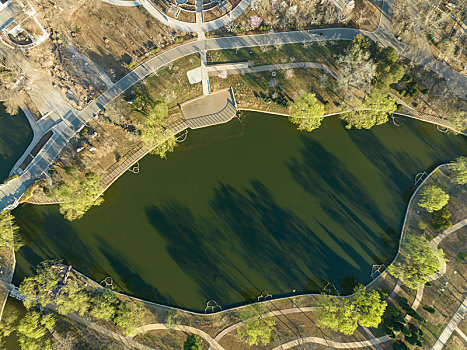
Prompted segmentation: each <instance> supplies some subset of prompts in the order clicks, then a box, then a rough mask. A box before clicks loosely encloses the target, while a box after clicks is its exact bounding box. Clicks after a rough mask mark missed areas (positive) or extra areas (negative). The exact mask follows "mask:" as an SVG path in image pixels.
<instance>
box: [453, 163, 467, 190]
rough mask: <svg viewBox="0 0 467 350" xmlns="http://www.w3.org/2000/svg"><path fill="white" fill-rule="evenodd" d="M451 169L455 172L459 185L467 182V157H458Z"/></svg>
mask: <svg viewBox="0 0 467 350" xmlns="http://www.w3.org/2000/svg"><path fill="white" fill-rule="evenodd" d="M451 169H452V172H453V174H454V181H456V182H457V183H458V184H459V185H465V184H467V157H458V158H456V160H455V161H454V162H453V163H452V168H451Z"/></svg>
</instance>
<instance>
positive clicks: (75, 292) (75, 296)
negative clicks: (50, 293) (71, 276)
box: [54, 280, 90, 316]
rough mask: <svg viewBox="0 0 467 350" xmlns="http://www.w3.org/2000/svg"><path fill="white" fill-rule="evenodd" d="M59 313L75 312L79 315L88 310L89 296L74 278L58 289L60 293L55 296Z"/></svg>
mask: <svg viewBox="0 0 467 350" xmlns="http://www.w3.org/2000/svg"><path fill="white" fill-rule="evenodd" d="M54 301H55V304H56V305H57V311H58V313H59V314H62V315H68V314H70V313H73V312H76V313H77V314H78V315H80V316H84V314H85V313H86V312H87V311H88V310H89V307H90V296H89V294H88V293H87V292H86V291H85V290H83V289H82V288H81V287H80V286H79V285H78V283H77V282H76V281H75V280H69V281H68V283H67V284H66V285H65V286H63V287H62V289H61V290H60V295H59V296H57V297H56V298H55V300H54Z"/></svg>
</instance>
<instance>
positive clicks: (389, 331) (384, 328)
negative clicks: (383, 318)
mask: <svg viewBox="0 0 467 350" xmlns="http://www.w3.org/2000/svg"><path fill="white" fill-rule="evenodd" d="M381 330H382V331H383V333H384V334H386V335H387V336H388V337H389V338H391V339H394V338H395V337H396V335H395V334H394V332H393V331H392V330H391V329H389V328H388V327H386V326H385V325H384V324H383V325H382V326H381Z"/></svg>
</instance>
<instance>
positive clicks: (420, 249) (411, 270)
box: [388, 234, 444, 289]
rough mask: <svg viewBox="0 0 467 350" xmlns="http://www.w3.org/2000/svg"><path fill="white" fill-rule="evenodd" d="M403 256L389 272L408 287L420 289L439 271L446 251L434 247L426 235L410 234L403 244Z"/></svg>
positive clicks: (389, 268)
mask: <svg viewBox="0 0 467 350" xmlns="http://www.w3.org/2000/svg"><path fill="white" fill-rule="evenodd" d="M401 257H402V259H400V260H399V261H397V262H395V263H394V264H392V265H390V266H389V267H388V271H389V273H391V274H392V275H393V276H394V277H396V278H399V279H400V280H401V281H402V282H403V283H404V284H405V285H406V286H407V287H409V288H411V289H418V287H419V286H420V285H424V284H425V283H427V282H428V281H429V277H430V276H432V275H433V274H435V273H436V272H438V271H439V268H440V261H443V260H444V253H443V251H442V250H441V249H434V248H432V247H431V246H430V243H429V242H428V241H427V239H426V238H425V237H423V236H415V235H414V234H408V235H407V238H406V239H405V240H404V242H403V243H402V246H401Z"/></svg>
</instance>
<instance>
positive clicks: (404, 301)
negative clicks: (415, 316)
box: [398, 297, 409, 306]
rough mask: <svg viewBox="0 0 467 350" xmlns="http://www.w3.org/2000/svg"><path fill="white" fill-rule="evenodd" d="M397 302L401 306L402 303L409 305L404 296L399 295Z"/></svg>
mask: <svg viewBox="0 0 467 350" xmlns="http://www.w3.org/2000/svg"><path fill="white" fill-rule="evenodd" d="M398 302H399V305H400V306H402V305H409V301H408V300H407V298H404V297H401V298H399V299H398Z"/></svg>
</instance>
